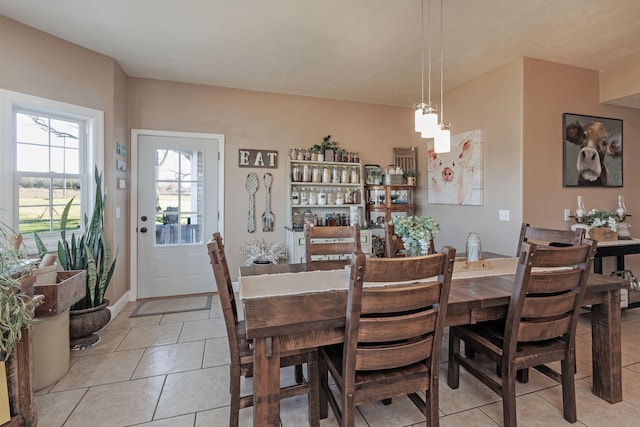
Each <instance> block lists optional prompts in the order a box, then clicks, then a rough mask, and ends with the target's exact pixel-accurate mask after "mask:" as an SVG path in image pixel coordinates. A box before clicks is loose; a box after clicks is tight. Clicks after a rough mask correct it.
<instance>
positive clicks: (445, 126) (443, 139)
mask: <svg viewBox="0 0 640 427" xmlns="http://www.w3.org/2000/svg"><path fill="white" fill-rule="evenodd" d="M433 151H435V152H436V153H448V152H450V151H451V126H450V125H449V123H441V124H440V130H439V132H438V134H437V135H436V136H435V140H434V143H433Z"/></svg>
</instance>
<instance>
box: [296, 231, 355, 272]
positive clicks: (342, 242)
mask: <svg viewBox="0 0 640 427" xmlns="http://www.w3.org/2000/svg"><path fill="white" fill-rule="evenodd" d="M304 238H305V260H306V262H307V264H311V263H313V262H316V261H319V260H318V257H319V256H328V257H329V258H332V257H336V256H339V255H344V257H343V259H340V260H338V259H330V261H332V263H333V264H335V265H338V266H339V265H342V266H344V265H347V264H349V262H351V261H350V258H349V255H350V254H351V253H352V252H354V251H359V250H360V226H359V225H358V224H355V225H352V226H348V227H346V226H326V227H314V226H310V225H309V224H305V226H304ZM325 261H326V260H325Z"/></svg>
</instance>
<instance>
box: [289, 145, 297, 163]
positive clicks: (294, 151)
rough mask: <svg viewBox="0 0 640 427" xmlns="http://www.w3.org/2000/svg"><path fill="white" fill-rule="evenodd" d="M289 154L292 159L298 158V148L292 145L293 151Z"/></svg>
mask: <svg viewBox="0 0 640 427" xmlns="http://www.w3.org/2000/svg"><path fill="white" fill-rule="evenodd" d="M289 156H290V157H291V160H296V159H297V158H298V150H296V149H295V148H293V147H291V151H289Z"/></svg>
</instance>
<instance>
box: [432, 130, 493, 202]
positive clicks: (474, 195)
mask: <svg viewBox="0 0 640 427" xmlns="http://www.w3.org/2000/svg"><path fill="white" fill-rule="evenodd" d="M482 144H483V135H482V130H481V129H474V130H470V131H467V132H462V133H459V134H456V135H452V136H451V151H450V152H448V153H436V152H435V151H434V149H433V141H429V142H428V144H427V179H428V184H427V188H428V201H429V203H434V204H447V205H482V204H483V192H484V180H483V171H482Z"/></svg>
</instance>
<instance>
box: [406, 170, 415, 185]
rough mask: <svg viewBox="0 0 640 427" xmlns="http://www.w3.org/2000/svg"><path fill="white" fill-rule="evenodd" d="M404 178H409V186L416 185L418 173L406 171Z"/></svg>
mask: <svg viewBox="0 0 640 427" xmlns="http://www.w3.org/2000/svg"><path fill="white" fill-rule="evenodd" d="M404 177H405V178H407V184H409V185H416V171H414V170H406V171H404Z"/></svg>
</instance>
